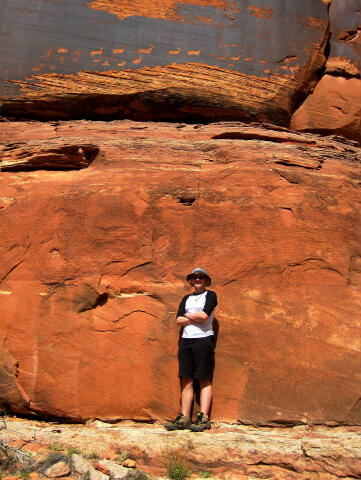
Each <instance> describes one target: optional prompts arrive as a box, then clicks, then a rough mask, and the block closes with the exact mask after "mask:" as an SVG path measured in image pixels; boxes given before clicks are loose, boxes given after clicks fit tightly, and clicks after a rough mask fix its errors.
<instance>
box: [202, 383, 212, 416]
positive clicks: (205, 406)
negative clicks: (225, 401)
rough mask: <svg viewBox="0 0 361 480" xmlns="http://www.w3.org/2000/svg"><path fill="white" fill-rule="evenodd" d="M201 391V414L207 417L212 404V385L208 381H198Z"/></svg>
mask: <svg viewBox="0 0 361 480" xmlns="http://www.w3.org/2000/svg"><path fill="white" fill-rule="evenodd" d="M199 385H200V389H201V394H200V400H201V412H203V413H204V414H205V415H208V413H209V409H210V408H211V403H212V383H211V381H210V380H199Z"/></svg>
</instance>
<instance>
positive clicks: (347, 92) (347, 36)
mask: <svg viewBox="0 0 361 480" xmlns="http://www.w3.org/2000/svg"><path fill="white" fill-rule="evenodd" d="M360 7H361V4H360V1H359V0H333V1H332V3H331V6H330V29H331V37H330V54H329V56H328V58H327V62H326V65H325V71H326V74H325V75H324V76H323V77H322V78H321V80H320V82H319V83H318V84H317V86H316V88H315V90H314V91H313V92H312V94H311V95H309V96H308V97H307V98H306V100H305V102H304V103H303V104H302V105H301V107H300V108H299V109H298V110H296V112H295V113H294V115H293V116H292V120H291V128H293V129H296V130H302V131H308V132H319V133H324V134H332V133H336V134H337V135H342V136H344V137H345V138H349V139H352V140H356V141H358V142H360V143H361V80H360V73H361V33H360V25H361V8H360Z"/></svg>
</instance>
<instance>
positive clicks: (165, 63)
mask: <svg viewBox="0 0 361 480" xmlns="http://www.w3.org/2000/svg"><path fill="white" fill-rule="evenodd" d="M59 18H61V21H59ZM18 25H23V26H24V28H21V29H19V27H18ZM0 26H1V31H2V42H1V44H0V57H1V59H2V71H1V75H0V115H2V116H10V117H16V118H20V119H21V118H30V119H40V120H48V119H62V120H67V119H74V118H78V119H81V118H88V119H102V118H103V119H111V118H113V119H121V118H132V119H135V120H149V119H153V120H156V119H158V120H166V121H172V120H174V119H175V120H177V119H178V121H179V120H181V121H190V122H197V121H201V120H203V121H215V120H226V119H237V120H245V121H249V120H255V119H256V120H258V121H272V122H274V123H276V124H282V125H288V124H289V119H290V115H291V114H292V113H293V111H294V108H295V106H296V104H297V103H298V102H299V99H300V98H303V97H304V95H305V94H306V93H307V92H309V91H310V88H312V86H313V85H314V83H315V82H316V80H317V72H318V71H319V70H320V68H321V67H322V66H323V65H324V62H325V58H324V47H325V45H326V41H327V27H328V14H327V8H326V6H325V5H324V4H323V3H322V2H321V1H320V0H317V1H315V0H303V1H302V2H299V1H298V0H292V1H291V0H289V1H287V2H278V1H277V0H271V1H270V0H258V1H257V2H255V3H254V2H251V1H250V0H247V1H246V2H245V1H241V0H235V1H231V0H212V1H205V0H185V1H182V2H178V1H176V0H167V1H162V2H154V1H149V0H144V1H141V2H140V1H138V0H137V1H135V2H134V1H131V2H130V1H126V2H124V1H122V2H114V1H112V0H106V1H98V0H94V1H88V2H85V1H81V2H74V1H72V0H64V1H62V2H59V1H57V0H48V1H47V2H46V3H44V2H41V1H39V0H26V1H25V0H4V1H3V2H2V5H1V16H0ZM30 46H31V47H30ZM1 101H2V102H1Z"/></svg>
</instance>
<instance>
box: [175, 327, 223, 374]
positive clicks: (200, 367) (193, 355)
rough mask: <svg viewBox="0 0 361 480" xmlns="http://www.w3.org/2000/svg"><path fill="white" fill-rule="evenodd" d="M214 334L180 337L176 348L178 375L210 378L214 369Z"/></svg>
mask: <svg viewBox="0 0 361 480" xmlns="http://www.w3.org/2000/svg"><path fill="white" fill-rule="evenodd" d="M214 346H215V344H214V336H213V335H210V336H208V337H202V338H181V339H180V341H179V348H178V362H179V376H180V377H186V378H193V379H197V380H210V381H212V378H213V370H214Z"/></svg>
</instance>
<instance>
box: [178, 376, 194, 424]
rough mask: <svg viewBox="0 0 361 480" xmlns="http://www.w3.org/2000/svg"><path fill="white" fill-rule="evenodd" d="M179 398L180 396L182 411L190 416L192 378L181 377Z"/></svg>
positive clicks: (192, 393) (192, 394) (186, 415)
mask: <svg viewBox="0 0 361 480" xmlns="http://www.w3.org/2000/svg"><path fill="white" fill-rule="evenodd" d="M181 390H182V393H181V398H182V413H183V415H184V416H185V417H190V416H191V411H192V404H193V396H194V389H193V379H192V378H187V377H182V380H181Z"/></svg>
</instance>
